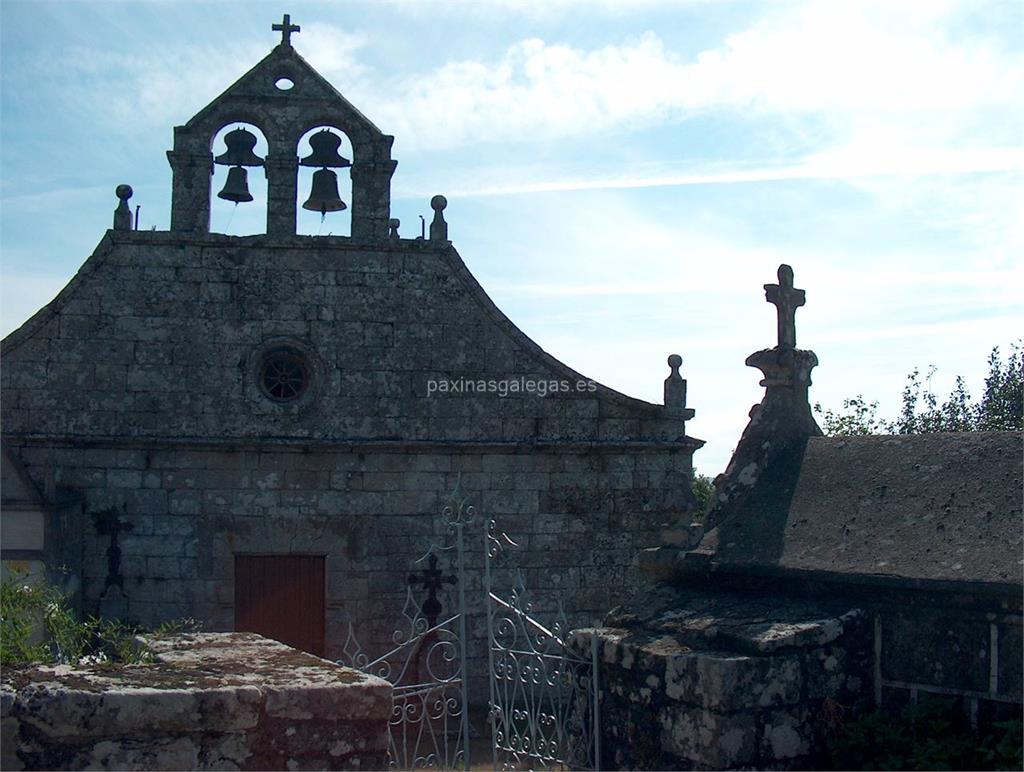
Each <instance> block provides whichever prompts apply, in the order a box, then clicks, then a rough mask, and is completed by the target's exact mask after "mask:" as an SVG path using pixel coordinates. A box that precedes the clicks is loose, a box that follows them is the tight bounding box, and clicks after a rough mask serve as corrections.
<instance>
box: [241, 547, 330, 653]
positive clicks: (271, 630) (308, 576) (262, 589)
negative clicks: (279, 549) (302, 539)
mask: <svg viewBox="0 0 1024 772" xmlns="http://www.w3.org/2000/svg"><path fill="white" fill-rule="evenodd" d="M324 594H325V587H324V557H323V555H235V630H236V631H238V632H249V633H259V634H260V635H265V636H266V637H267V638H273V639H274V640H275V641H280V642H281V643H285V644H287V645H289V646H294V647H295V648H296V649H302V650H303V651H308V652H309V653H310V654H316V655H317V656H319V657H322V656H323V655H324V605H325V604H324V600H325V598H324Z"/></svg>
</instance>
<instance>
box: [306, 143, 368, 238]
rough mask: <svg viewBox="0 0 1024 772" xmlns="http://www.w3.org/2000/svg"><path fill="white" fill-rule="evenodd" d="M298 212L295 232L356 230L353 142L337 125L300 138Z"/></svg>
mask: <svg viewBox="0 0 1024 772" xmlns="http://www.w3.org/2000/svg"><path fill="white" fill-rule="evenodd" d="M297 150H298V156H299V177H298V201H297V204H298V206H297V207H296V210H297V212H298V214H297V216H296V227H295V232H296V233H300V234H303V235H310V236H327V235H331V236H349V235H351V233H352V174H351V169H352V162H353V160H354V158H353V151H352V143H351V142H350V141H349V138H348V137H347V136H346V135H345V133H344V132H343V131H342V130H341V129H338V128H336V127H334V126H318V127H316V128H313V129H310V130H309V131H307V132H306V133H305V134H303V135H302V136H301V137H300V138H299V143H298V148H297Z"/></svg>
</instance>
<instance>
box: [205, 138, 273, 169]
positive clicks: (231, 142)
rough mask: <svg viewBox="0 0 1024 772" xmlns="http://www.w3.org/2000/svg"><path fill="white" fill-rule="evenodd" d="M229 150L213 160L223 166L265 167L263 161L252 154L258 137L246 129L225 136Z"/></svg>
mask: <svg viewBox="0 0 1024 772" xmlns="http://www.w3.org/2000/svg"><path fill="white" fill-rule="evenodd" d="M224 144H225V145H227V146H228V149H227V150H226V151H224V152H223V153H221V154H220V155H219V156H217V157H216V158H214V159H213V162H214V163H216V164H221V165H222V166H263V159H262V158H260V157H259V156H258V155H256V154H255V153H254V152H252V149H253V148H254V147H256V135H255V134H253V133H252V132H251V131H246V130H245V129H235V130H234V131H229V132H228V133H227V134H225V135H224Z"/></svg>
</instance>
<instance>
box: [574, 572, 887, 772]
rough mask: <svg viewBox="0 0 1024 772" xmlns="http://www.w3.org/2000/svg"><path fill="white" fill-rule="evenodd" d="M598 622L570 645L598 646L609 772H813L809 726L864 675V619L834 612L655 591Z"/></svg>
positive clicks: (857, 693) (815, 746)
mask: <svg viewBox="0 0 1024 772" xmlns="http://www.w3.org/2000/svg"><path fill="white" fill-rule="evenodd" d="M607 621H608V623H609V625H613V626H611V627H607V628H598V629H591V630H577V631H575V632H574V634H573V645H574V646H577V647H579V650H580V651H581V652H585V651H587V650H588V647H589V644H590V639H591V638H592V637H594V636H596V637H597V638H598V640H599V643H600V654H601V683H602V690H603V694H602V697H603V701H602V707H601V710H602V732H603V747H604V749H605V759H604V763H605V764H606V766H607V767H608V768H618V769H629V768H645V769H680V768H682V769H690V768H697V769H701V768H710V769H733V768H742V767H749V766H753V767H755V768H766V767H778V766H784V767H791V766H794V767H800V766H813V765H814V763H815V760H816V759H819V758H820V756H819V755H817V754H820V753H821V747H820V743H819V738H818V737H817V735H816V732H817V728H816V726H815V724H814V722H813V721H812V720H811V718H810V717H811V716H812V715H813V714H814V712H815V711H817V710H819V709H820V706H821V703H822V701H823V700H824V699H825V698H829V699H832V700H836V701H837V702H839V703H841V704H843V705H846V706H853V705H855V704H857V703H858V702H859V701H863V698H864V695H863V688H864V686H865V685H866V684H868V683H869V679H870V675H871V661H870V657H869V656H868V652H869V651H870V649H871V634H870V631H871V626H870V624H869V620H868V619H867V617H866V615H865V614H864V613H863V612H862V611H860V610H859V609H853V608H850V607H849V605H847V604H845V603H843V602H842V601H831V602H819V601H813V602H812V601H799V600H793V599H789V600H786V599H781V598H778V597H773V598H766V597H760V598H759V597H757V596H753V595H747V594H743V593H726V592H708V591H707V590H706V589H692V590H680V589H671V588H667V587H661V588H657V589H655V590H654V591H652V592H650V593H647V594H646V595H645V596H643V597H640V596H638V598H636V599H634V602H632V603H631V604H629V605H628V606H627V607H624V608H623V609H622V610H619V611H617V612H613V613H612V614H610V615H609V617H608V620H607ZM652 721H656V722H657V723H656V725H655V726H656V727H657V731H654V730H653V727H652Z"/></svg>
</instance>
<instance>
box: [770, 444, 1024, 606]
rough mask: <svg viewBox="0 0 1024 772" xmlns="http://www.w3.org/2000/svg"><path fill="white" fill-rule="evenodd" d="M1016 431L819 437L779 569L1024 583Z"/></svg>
mask: <svg viewBox="0 0 1024 772" xmlns="http://www.w3.org/2000/svg"><path fill="white" fill-rule="evenodd" d="M1022 456H1024V435H1021V434H1020V433H1019V432H965V433H962V434H920V435H897V436H892V437H886V436H881V437H828V438H826V437H821V438H814V439H812V440H811V441H810V442H809V443H808V445H807V452H806V453H805V455H804V459H803V465H802V468H801V472H800V480H799V483H798V484H797V487H796V491H795V493H794V495H793V501H792V504H791V506H790V508H789V516H788V518H787V522H786V528H785V543H784V547H783V550H782V552H781V554H780V556H779V559H778V565H780V566H782V567H785V568H794V569H800V570H815V571H830V572H839V573H843V574H870V575H876V576H878V575H881V576H892V577H905V578H910V579H928V580H946V581H959V582H985V583H998V584H1013V585H1018V586H1019V585H1020V584H1021V583H1022V576H1024V573H1022V572H1024V568H1022V565H1021V562H1020V556H1021V549H1022V544H1024V536H1022V534H1021V528H1020V524H1021V518H1022V516H1024V514H1022V500H1021V495H1020V492H1021V489H1022V484H1024V483H1022V462H1021V458H1022Z"/></svg>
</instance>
